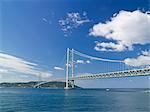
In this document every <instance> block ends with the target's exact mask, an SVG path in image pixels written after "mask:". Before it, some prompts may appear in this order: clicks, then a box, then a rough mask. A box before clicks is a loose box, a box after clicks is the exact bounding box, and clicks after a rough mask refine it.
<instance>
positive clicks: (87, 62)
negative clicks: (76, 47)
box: [76, 60, 91, 64]
mask: <svg viewBox="0 0 150 112" xmlns="http://www.w3.org/2000/svg"><path fill="white" fill-rule="evenodd" d="M76 63H77V64H90V63H91V62H90V60H77V61H76Z"/></svg>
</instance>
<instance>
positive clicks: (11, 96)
mask: <svg viewBox="0 0 150 112" xmlns="http://www.w3.org/2000/svg"><path fill="white" fill-rule="evenodd" d="M0 112H150V90H149V89H76V90H63V89H42V88H0Z"/></svg>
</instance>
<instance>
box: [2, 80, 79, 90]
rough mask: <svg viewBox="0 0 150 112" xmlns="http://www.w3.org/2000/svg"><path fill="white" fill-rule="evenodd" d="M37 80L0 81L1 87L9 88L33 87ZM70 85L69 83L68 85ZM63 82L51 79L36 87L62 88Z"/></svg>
mask: <svg viewBox="0 0 150 112" xmlns="http://www.w3.org/2000/svg"><path fill="white" fill-rule="evenodd" d="M38 83H40V82H38V81H30V82H13V83H9V82H4V83H0V87H1V88H5V87H10V88H34V87H35V85H37V84H38ZM69 86H70V85H69ZM64 87H65V82H58V81H52V82H47V83H44V84H41V85H40V86H38V88H64ZM74 88H80V87H79V86H76V85H75V86H74Z"/></svg>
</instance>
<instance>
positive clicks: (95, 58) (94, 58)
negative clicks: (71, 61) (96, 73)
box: [74, 50, 124, 63]
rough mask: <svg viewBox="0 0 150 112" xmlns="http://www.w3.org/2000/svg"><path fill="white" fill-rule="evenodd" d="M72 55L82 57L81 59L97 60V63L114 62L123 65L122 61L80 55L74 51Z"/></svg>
mask: <svg viewBox="0 0 150 112" xmlns="http://www.w3.org/2000/svg"><path fill="white" fill-rule="evenodd" d="M74 53H75V54H76V55H79V56H82V57H85V58H89V59H93V60H99V61H105V62H115V63H124V61H123V60H111V59H103V58H99V57H94V56H90V55H87V54H84V53H81V52H79V51H76V50H74Z"/></svg>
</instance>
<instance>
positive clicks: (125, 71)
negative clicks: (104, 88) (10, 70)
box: [34, 48, 150, 89]
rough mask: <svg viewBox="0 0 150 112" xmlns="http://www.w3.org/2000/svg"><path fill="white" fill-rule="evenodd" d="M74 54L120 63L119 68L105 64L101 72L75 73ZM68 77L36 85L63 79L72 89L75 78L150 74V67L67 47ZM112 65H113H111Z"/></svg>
mask: <svg viewBox="0 0 150 112" xmlns="http://www.w3.org/2000/svg"><path fill="white" fill-rule="evenodd" d="M74 55H78V56H81V57H84V58H87V59H90V60H97V61H102V62H104V63H111V64H113V63H118V64H119V66H118V68H119V69H118V70H115V71H111V72H109V69H110V67H109V66H108V64H107V65H105V64H103V66H104V65H105V66H104V68H107V69H106V70H105V71H103V72H100V73H80V74H79V75H76V74H75V69H74V68H75V64H76V61H75V60H74ZM66 60H67V61H66V77H65V78H59V79H55V80H50V81H41V82H39V83H38V84H36V85H35V86H34V87H38V86H40V85H42V84H45V83H48V82H52V81H62V82H65V83H66V87H65V89H71V88H74V86H75V80H89V79H101V78H122V77H134V76H150V67H149V66H148V67H146V66H144V67H141V68H138V67H130V66H126V64H125V62H124V61H121V60H111V59H104V58H99V57H94V56H90V55H87V54H84V53H81V52H79V51H76V50H74V49H69V48H68V49H67V56H66ZM111 64H110V66H113V65H111Z"/></svg>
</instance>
